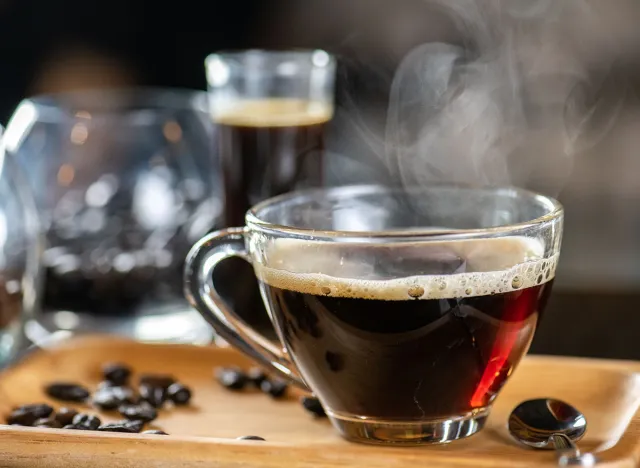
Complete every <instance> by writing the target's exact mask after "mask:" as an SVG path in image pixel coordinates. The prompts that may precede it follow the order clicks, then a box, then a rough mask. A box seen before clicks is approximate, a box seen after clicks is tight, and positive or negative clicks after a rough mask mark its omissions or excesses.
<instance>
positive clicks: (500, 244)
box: [254, 237, 558, 301]
mask: <svg viewBox="0 0 640 468" xmlns="http://www.w3.org/2000/svg"><path fill="white" fill-rule="evenodd" d="M335 245H336V244H318V243H309V242H308V241H301V240H294V239H279V240H277V241H275V242H274V243H273V244H272V245H271V246H270V247H268V248H267V256H266V257H267V258H268V259H269V264H270V265H271V266H265V265H261V264H259V263H256V264H255V265H254V269H255V272H256V276H257V277H258V278H259V279H260V280H261V281H263V282H264V283H266V284H268V285H270V286H273V287H276V288H280V289H287V290H290V291H295V292H299V293H304V294H314V295H318V296H329V297H342V298H353V299H377V300H386V301H405V300H409V299H422V300H425V299H454V298H462V297H469V296H488V295H492V294H500V293H508V292H513V291H517V290H520V289H524V288H530V287H534V286H538V285H541V284H544V283H546V282H548V281H551V280H552V279H553V278H554V277H555V272H556V267H557V264H558V254H555V255H553V256H551V257H547V258H543V253H544V246H543V245H542V244H541V243H540V242H538V241H536V240H534V239H529V238H524V237H512V238H503V239H482V240H468V241H449V242H438V243H435V242H433V243H430V244H429V248H435V249H440V248H446V249H447V251H449V252H451V253H454V254H456V255H460V258H465V259H466V260H467V262H468V264H469V265H471V267H472V268H473V269H474V270H476V271H467V272H463V273H453V274H445V275H420V276H408V277H402V278H394V279H367V278H363V276H366V274H363V273H366V269H367V268H366V267H365V265H363V264H362V263H360V264H357V263H355V262H354V263H353V265H350V266H349V265H348V266H347V268H346V269H345V268H344V266H345V265H344V261H343V259H341V258H336V256H335V255H334V256H333V258H332V251H333V252H335V251H336V250H338V248H336V247H335ZM397 245H398V244H396V246H395V247H394V246H393V245H385V246H380V245H377V246H375V247H365V248H371V249H379V248H387V247H388V248H397ZM340 248H342V249H345V250H347V251H348V249H350V248H351V247H350V246H349V245H348V244H346V245H345V244H340ZM464 253H466V254H467V255H469V257H465V256H462V254H464ZM474 255H475V256H476V257H477V258H473V256H474ZM505 265H509V266H505ZM349 267H351V273H352V275H351V276H352V277H351V278H350V277H341V276H331V275H329V274H327V273H324V272H335V271H336V270H338V269H339V268H340V269H342V270H343V271H342V272H341V274H345V273H346V274H347V276H348V272H349ZM314 270H315V271H314ZM358 270H359V272H360V274H358Z"/></svg>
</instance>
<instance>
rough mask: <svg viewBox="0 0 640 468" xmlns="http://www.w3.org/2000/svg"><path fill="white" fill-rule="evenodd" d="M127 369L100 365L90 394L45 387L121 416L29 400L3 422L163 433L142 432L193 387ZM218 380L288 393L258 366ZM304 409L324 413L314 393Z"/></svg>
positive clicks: (184, 401) (58, 385) (236, 387)
mask: <svg viewBox="0 0 640 468" xmlns="http://www.w3.org/2000/svg"><path fill="white" fill-rule="evenodd" d="M132 374H133V372H132V371H131V368H130V367H128V366H127V365H125V364H121V363H107V364H105V365H104V366H103V367H102V378H103V380H102V381H101V382H100V383H99V384H98V386H97V388H96V389H95V391H94V392H93V393H91V391H90V390H89V389H88V388H86V387H84V386H82V385H80V384H77V383H73V382H63V381H60V382H51V383H49V384H47V385H46V386H45V388H44V391H45V393H46V394H47V395H48V396H50V397H51V398H53V399H56V400H59V401H65V402H72V403H83V404H89V405H92V406H93V407H94V408H96V409H98V410H100V411H103V412H110V411H117V412H118V413H119V414H120V415H121V416H122V418H123V419H122V420H120V421H116V422H110V423H103V422H102V421H101V420H100V417H99V416H98V415H94V414H89V413H82V412H78V411H77V410H75V409H73V408H66V407H62V408H60V409H58V410H57V411H55V410H54V408H53V407H51V406H50V405H47V404H44V403H40V404H29V405H24V406H21V407H19V408H15V409H14V410H13V411H12V412H11V414H10V415H9V416H8V417H7V420H6V422H7V424H10V425H16V426H30V427H39V428H50V429H73V430H81V431H101V432H120V433H142V434H155V435H167V434H166V433H165V432H163V431H161V430H146V431H144V430H143V429H144V426H145V424H147V423H150V422H152V421H154V420H155V419H157V417H158V410H159V409H162V408H163V407H164V406H165V405H166V404H172V405H173V406H175V407H179V406H183V405H188V404H189V402H190V401H191V390H190V389H189V387H187V386H186V385H184V384H183V383H181V382H179V381H177V380H176V379H175V378H174V377H172V376H170V375H162V374H141V375H140V376H139V377H138V384H137V386H135V387H134V386H133V385H132V384H131V380H132ZM215 376H216V379H217V380H218V382H219V383H220V384H221V385H222V386H223V387H225V388H226V389H228V390H231V391H242V390H246V389H250V388H253V389H257V390H260V391H261V392H263V393H264V394H266V395H269V396H270V397H271V398H274V399H281V398H283V397H284V396H285V395H286V394H287V390H288V388H289V386H288V385H287V383H286V382H284V381H282V380H279V379H275V378H272V377H270V376H269V375H268V374H267V373H265V372H264V371H263V370H262V369H260V368H255V367H254V368H251V369H249V370H248V371H246V372H245V371H244V370H242V369H240V368H238V367H229V368H219V369H216V371H215ZM300 402H301V404H302V407H303V408H304V409H305V410H307V411H308V412H309V413H311V414H313V415H314V416H316V417H325V416H326V414H325V411H324V409H323V407H322V404H321V403H320V401H319V400H318V399H317V398H315V397H310V396H304V397H302V398H301V399H300ZM238 440H252V441H264V440H265V439H263V438H262V437H258V436H253V435H251V436H242V437H238Z"/></svg>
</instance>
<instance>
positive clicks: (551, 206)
mask: <svg viewBox="0 0 640 468" xmlns="http://www.w3.org/2000/svg"><path fill="white" fill-rule="evenodd" d="M434 188H451V189H460V190H468V191H485V192H491V193H494V194H496V195H500V194H503V195H508V196H511V197H514V198H521V197H524V198H529V199H531V200H534V201H536V202H538V203H540V204H541V205H542V206H544V207H546V208H547V212H546V213H545V214H544V215H542V216H540V217H538V218H534V219H531V220H530V221H526V222H522V223H513V224H505V225H502V226H494V227H488V228H474V229H445V230H433V229H429V228H417V229H411V230H392V229H390V230H379V231H339V230H318V229H311V228H304V227H294V226H286V225H282V224H275V223H270V222H268V221H265V220H263V219H261V218H260V212H262V211H263V210H265V209H267V208H270V207H273V206H275V205H279V204H282V203H285V202H287V201H292V200H295V199H299V200H300V202H305V201H312V200H313V199H314V197H317V196H318V195H322V196H323V197H325V198H328V197H344V196H345V195H348V196H358V195H360V196H361V195H367V194H378V193H381V192H393V193H397V194H406V193H407V192H419V191H429V190H431V189H434ZM563 213H564V209H563V207H562V204H561V203H560V202H558V201H557V200H555V199H554V198H551V197H548V196H546V195H542V194H539V193H536V192H532V191H529V190H525V189H521V188H517V187H496V188H491V187H472V186H466V185H455V184H431V185H430V186H429V187H411V188H401V187H387V186H383V185H375V184H367V185H353V186H346V187H334V188H324V189H323V188H316V189H306V190H299V191H296V192H290V193H286V194H283V195H280V196H277V197H273V198H271V199H268V200H265V201H263V202H261V203H258V204H257V205H255V206H254V207H252V208H251V209H250V210H249V211H248V212H247V214H246V218H245V219H246V221H245V222H246V225H247V227H248V228H249V229H255V230H258V231H261V232H263V233H266V234H279V233H280V234H286V235H289V236H295V237H297V238H301V239H308V240H315V241H318V240H320V241H322V240H324V241H331V240H332V239H335V238H342V239H345V238H350V239H362V238H366V239H371V240H375V239H415V238H423V239H424V240H443V239H469V238H483V237H493V236H498V235H509V234H514V233H516V232H518V231H521V230H527V229H531V228H534V227H537V226H541V225H544V224H548V223H549V222H551V221H553V220H555V219H558V218H560V217H561V216H562V215H563Z"/></svg>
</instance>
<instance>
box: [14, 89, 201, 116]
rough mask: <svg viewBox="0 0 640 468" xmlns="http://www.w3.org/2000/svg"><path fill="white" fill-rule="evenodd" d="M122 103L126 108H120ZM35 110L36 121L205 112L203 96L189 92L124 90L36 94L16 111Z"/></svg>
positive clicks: (179, 90) (175, 90) (177, 90)
mask: <svg viewBox="0 0 640 468" xmlns="http://www.w3.org/2000/svg"><path fill="white" fill-rule="evenodd" d="M123 103H126V105H124V106H123V105H122V104H123ZM29 104H30V105H32V106H35V107H36V108H37V110H38V118H39V119H42V118H45V119H46V118H55V117H56V116H60V115H65V116H68V115H70V114H71V115H73V114H75V115H76V116H77V117H82V116H83V114H82V112H83V110H84V109H87V110H86V111H85V112H91V111H92V112H93V113H94V114H95V116H100V115H105V116H108V115H109V114H113V113H117V112H122V110H123V109H125V110H129V111H138V110H144V109H149V110H152V109H160V108H163V109H185V110H195V111H198V112H203V113H205V114H207V113H208V111H209V102H208V95H207V92H206V91H204V90H199V89H190V88H163V87H135V86H131V87H124V88H109V89H84V90H77V91H61V92H58V93H47V94H37V95H34V96H30V97H27V98H25V99H23V100H22V101H21V102H20V104H19V105H18V108H20V107H23V106H25V105H29Z"/></svg>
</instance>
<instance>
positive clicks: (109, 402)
mask: <svg viewBox="0 0 640 468" xmlns="http://www.w3.org/2000/svg"><path fill="white" fill-rule="evenodd" d="M136 402H137V399H136V395H135V393H134V392H133V390H131V389H130V388H129V387H103V388H101V389H99V390H97V391H96V392H95V393H94V394H93V398H92V403H93V404H94V406H96V407H97V408H100V409H101V410H105V411H108V410H114V409H116V408H118V407H119V406H120V405H123V404H125V403H128V404H132V403H136Z"/></svg>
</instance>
